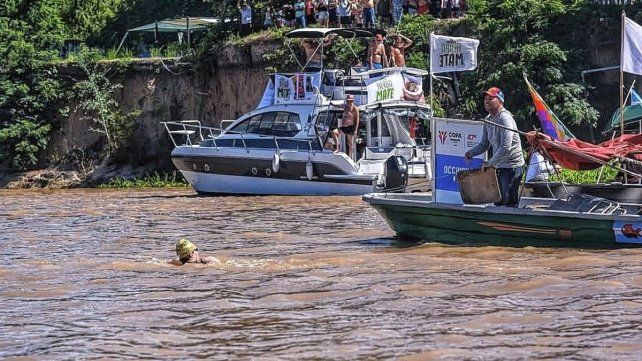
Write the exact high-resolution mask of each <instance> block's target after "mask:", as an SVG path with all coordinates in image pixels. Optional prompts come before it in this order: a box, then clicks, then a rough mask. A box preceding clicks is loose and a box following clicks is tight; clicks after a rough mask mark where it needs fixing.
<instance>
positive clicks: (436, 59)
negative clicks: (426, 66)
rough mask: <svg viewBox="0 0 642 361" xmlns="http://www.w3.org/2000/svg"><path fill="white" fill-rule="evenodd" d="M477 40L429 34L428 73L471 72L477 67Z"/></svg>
mask: <svg viewBox="0 0 642 361" xmlns="http://www.w3.org/2000/svg"><path fill="white" fill-rule="evenodd" d="M478 46H479V40H477V39H469V38H456V37H452V36H441V35H435V34H430V72H431V73H432V74H437V73H447V72H451V71H466V70H473V69H475V68H476V67H477V47H478Z"/></svg>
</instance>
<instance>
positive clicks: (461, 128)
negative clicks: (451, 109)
mask: <svg viewBox="0 0 642 361" xmlns="http://www.w3.org/2000/svg"><path fill="white" fill-rule="evenodd" d="M432 129H433V132H432V136H433V139H432V144H433V147H434V149H433V154H434V157H433V160H434V161H433V166H434V170H433V174H434V184H433V197H434V198H433V199H434V200H435V201H436V202H442V203H451V204H463V203H464V201H463V200H462V198H461V194H460V193H459V185H458V184H457V172H459V171H461V170H466V169H475V168H479V167H480V166H481V165H482V162H483V161H484V160H485V159H486V155H485V154H480V155H478V156H476V157H475V158H473V159H472V160H471V161H470V162H467V161H466V160H465V159H464V154H466V152H467V151H469V150H470V149H472V148H473V147H474V146H476V145H477V143H479V141H480V140H481V137H482V132H483V124H482V123H481V122H475V121H471V120H459V119H443V118H434V123H433V128H432Z"/></svg>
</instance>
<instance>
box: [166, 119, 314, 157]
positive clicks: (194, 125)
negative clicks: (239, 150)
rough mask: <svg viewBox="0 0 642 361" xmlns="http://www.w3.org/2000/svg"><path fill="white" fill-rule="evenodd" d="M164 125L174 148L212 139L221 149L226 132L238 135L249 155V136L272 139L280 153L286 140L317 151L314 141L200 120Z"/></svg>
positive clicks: (196, 144) (215, 146) (304, 148)
mask: <svg viewBox="0 0 642 361" xmlns="http://www.w3.org/2000/svg"><path fill="white" fill-rule="evenodd" d="M162 124H163V125H164V126H165V129H166V130H167V133H168V134H169V136H170V139H171V140H172V143H173V144H174V147H178V146H190V147H194V146H198V145H200V144H201V143H202V142H204V141H205V140H207V139H211V140H212V145H213V146H214V148H216V149H219V148H220V145H219V144H220V143H219V140H217V137H218V136H219V135H221V134H222V133H223V132H225V134H234V135H238V136H239V138H240V140H241V143H242V144H243V148H244V149H245V151H246V152H247V153H249V152H250V148H252V147H251V145H249V144H248V139H247V135H248V134H251V135H252V136H258V137H259V138H264V139H271V140H272V141H273V142H274V147H275V149H276V151H277V152H280V151H281V149H282V148H284V147H283V145H282V144H279V142H284V141H286V140H287V141H288V142H295V143H297V142H298V143H301V144H302V145H304V146H302V147H301V148H299V147H297V149H301V150H307V151H310V152H311V151H314V150H315V148H314V147H313V144H312V141H313V140H312V139H296V138H291V137H279V136H275V135H265V134H256V133H243V132H235V131H224V130H223V129H221V128H216V127H207V126H204V125H202V124H201V122H200V121H198V120H182V121H180V122H162Z"/></svg>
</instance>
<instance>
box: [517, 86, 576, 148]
mask: <svg viewBox="0 0 642 361" xmlns="http://www.w3.org/2000/svg"><path fill="white" fill-rule="evenodd" d="M524 80H525V81H526V85H528V91H529V92H530V93H531V98H533V104H534V105H535V112H536V113H537V117H538V118H539V122H540V124H541V125H542V130H543V131H544V133H545V134H546V135H548V136H550V137H551V138H553V139H555V140H559V141H565V140H568V139H571V138H575V136H574V135H573V133H571V132H570V131H569V130H568V128H566V127H565V126H564V124H562V122H561V121H560V120H559V119H557V117H556V116H555V114H553V111H551V109H550V108H549V107H548V105H546V103H545V102H544V99H542V97H541V96H540V95H539V94H538V93H537V91H535V88H533V86H532V85H531V83H529V82H528V79H526V77H524Z"/></svg>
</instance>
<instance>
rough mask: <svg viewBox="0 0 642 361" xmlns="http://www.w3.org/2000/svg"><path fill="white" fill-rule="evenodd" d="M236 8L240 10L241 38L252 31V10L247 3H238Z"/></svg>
mask: <svg viewBox="0 0 642 361" xmlns="http://www.w3.org/2000/svg"><path fill="white" fill-rule="evenodd" d="M236 7H237V8H238V9H239V14H240V15H241V24H240V25H239V36H246V35H248V34H249V33H250V32H251V31H252V8H251V7H250V6H249V5H248V4H247V2H246V1H243V2H242V3H237V4H236Z"/></svg>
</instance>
